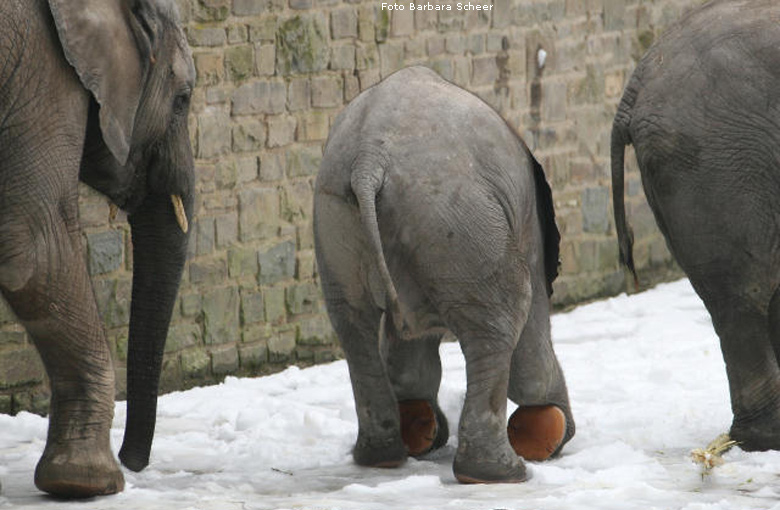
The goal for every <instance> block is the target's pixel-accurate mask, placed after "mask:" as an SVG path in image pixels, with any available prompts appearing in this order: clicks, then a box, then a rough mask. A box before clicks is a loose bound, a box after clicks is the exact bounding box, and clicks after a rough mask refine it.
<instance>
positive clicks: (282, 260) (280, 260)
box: [257, 241, 295, 285]
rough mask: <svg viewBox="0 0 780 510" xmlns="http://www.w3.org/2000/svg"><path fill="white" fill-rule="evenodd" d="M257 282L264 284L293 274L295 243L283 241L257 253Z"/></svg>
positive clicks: (285, 278)
mask: <svg viewBox="0 0 780 510" xmlns="http://www.w3.org/2000/svg"><path fill="white" fill-rule="evenodd" d="M257 262H258V264H259V265H260V273H259V276H258V283H260V284H263V285H266V284H269V283H276V282H279V281H282V280H287V279H290V278H292V277H293V276H295V243H293V242H292V241H284V242H282V243H279V244H277V245H274V246H272V247H271V248H269V249H266V250H264V251H260V252H258V254H257Z"/></svg>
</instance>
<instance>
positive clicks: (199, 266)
mask: <svg viewBox="0 0 780 510" xmlns="http://www.w3.org/2000/svg"><path fill="white" fill-rule="evenodd" d="M189 267H190V282H191V283H193V284H205V285H214V284H217V283H222V282H223V281H224V280H225V278H227V275H228V273H227V262H226V261H225V259H223V258H215V259H206V260H202V261H201V260H197V261H196V260H193V261H190V263H189Z"/></svg>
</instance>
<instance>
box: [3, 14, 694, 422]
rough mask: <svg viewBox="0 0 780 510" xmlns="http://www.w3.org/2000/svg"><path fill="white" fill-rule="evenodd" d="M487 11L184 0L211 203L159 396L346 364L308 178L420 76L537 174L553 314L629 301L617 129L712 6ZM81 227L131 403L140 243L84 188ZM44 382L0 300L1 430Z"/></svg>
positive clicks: (41, 406) (635, 200) (640, 256)
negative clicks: (687, 20)
mask: <svg viewBox="0 0 780 510" xmlns="http://www.w3.org/2000/svg"><path fill="white" fill-rule="evenodd" d="M476 1H477V2H484V4H487V5H488V6H491V7H490V8H489V10H469V11H466V10H459V9H458V3H459V2H458V1H457V0H435V1H434V0H428V1H426V2H424V3H423V2H422V1H420V0H417V1H415V2H413V3H414V6H415V7H417V6H419V7H422V9H417V8H416V9H412V7H411V6H410V2H409V0H404V1H397V2H395V4H394V5H396V6H403V7H404V9H403V10H401V9H400V8H399V9H395V10H390V9H387V8H383V7H382V2H380V1H378V0H178V3H179V5H180V9H181V12H182V18H183V22H184V24H185V26H186V31H187V35H188V38H189V42H190V45H191V47H192V50H193V56H194V60H195V64H196V67H197V76H198V78H197V89H196V91H195V95H194V98H193V107H192V112H191V116H190V127H191V134H192V142H193V147H194V149H195V154H196V157H197V162H196V165H197V168H196V172H197V176H198V182H197V192H198V196H197V202H196V212H195V217H194V218H193V219H192V222H191V228H192V242H191V245H190V251H189V262H188V266H187V268H186V270H185V275H184V279H183V282H182V287H181V292H180V298H179V303H178V306H177V307H176V310H175V314H174V317H173V322H172V326H171V329H170V333H169V338H168V344H167V347H166V354H165V361H164V371H163V380H162V388H163V390H164V391H170V390H174V389H181V388H186V387H189V386H192V385H197V384H204V383H210V382H215V381H219V380H220V379H221V378H223V377H224V376H226V375H228V374H244V375H250V374H259V373H266V372H270V371H274V370H278V369H281V368H283V367H284V366H287V365H288V364H291V363H299V364H300V363H303V364H308V363H317V362H322V361H327V360H331V359H334V358H336V357H338V356H339V349H338V345H337V342H336V339H335V337H334V335H333V332H332V330H331V328H330V325H329V322H328V319H327V316H326V315H325V313H324V308H323V302H322V297H321V293H320V290H319V282H318V279H317V269H316V265H315V258H314V252H313V243H312V228H311V220H312V217H311V216H312V211H311V204H312V192H313V185H314V179H315V176H316V174H317V170H318V166H319V162H320V159H321V157H322V148H323V145H324V142H325V139H326V138H327V134H328V128H329V126H330V125H331V123H332V121H333V119H334V117H335V116H336V115H337V114H338V113H339V111H340V110H341V109H342V108H343V107H344V105H345V104H347V103H348V102H349V101H350V100H351V99H352V98H354V97H355V96H356V95H357V94H359V93H360V91H362V90H365V89H366V88H368V87H370V86H371V85H373V84H375V83H377V82H378V81H379V80H381V79H382V78H383V77H385V76H387V75H389V74H390V73H392V72H393V71H395V70H397V69H399V68H401V67H403V66H407V65H412V64H422V65H426V66H430V67H431V68H433V69H434V70H436V71H437V72H438V73H440V74H441V75H442V76H443V77H445V78H446V79H448V80H451V81H453V82H454V83H456V84H458V85H461V86H463V87H465V88H467V89H469V90H471V91H473V92H474V93H476V94H478V95H479V96H480V97H482V98H483V99H484V100H485V101H487V102H488V103H489V104H491V105H492V106H493V107H494V108H495V109H496V110H498V111H499V112H500V113H501V114H502V115H503V116H504V117H505V118H506V119H507V120H508V121H509V123H510V124H511V125H512V126H514V127H515V128H516V129H517V130H518V132H519V133H520V134H521V135H522V136H523V138H524V139H525V140H526V142H527V143H528V145H529V146H530V147H531V149H532V150H533V152H534V154H535V155H536V157H537V158H538V159H539V161H540V162H541V163H542V165H543V166H544V168H545V171H546V172H547V176H548V179H549V181H550V183H551V185H552V188H553V195H554V200H555V206H556V210H557V219H558V224H559V227H560V230H561V234H562V246H561V261H562V274H561V276H560V277H559V279H558V281H557V282H556V286H555V296H554V300H555V303H556V305H558V306H567V305H570V304H573V303H577V302H581V301H583V300H587V299H592V298H595V297H599V296H604V295H610V294H615V293H617V292H619V291H621V290H623V289H624V288H625V279H624V274H623V271H622V270H621V268H620V267H619V266H618V258H617V244H616V240H615V234H614V226H613V219H612V213H611V193H610V176H609V139H610V129H611V121H612V117H613V115H614V112H615V109H616V105H617V103H618V101H619V99H620V96H621V93H622V89H623V85H624V83H625V82H626V80H627V79H628V77H629V76H630V74H631V72H632V70H633V69H634V67H635V64H636V61H637V59H638V58H639V57H640V56H641V55H642V53H643V52H644V51H645V49H646V48H647V47H648V46H649V45H650V44H651V43H652V41H653V40H654V39H655V37H657V36H658V34H659V33H660V32H661V31H662V30H663V29H664V27H666V26H668V24H669V23H670V22H672V21H673V20H676V19H677V18H679V17H680V16H681V15H682V13H683V12H684V11H685V10H686V9H689V8H690V7H692V6H694V5H697V4H699V3H700V0H492V3H491V0H476ZM385 3H386V4H389V3H391V2H385ZM466 3H468V0H465V1H464V0H461V1H460V4H461V5H464V4H466ZM471 3H472V4H475V3H476V2H475V0H471ZM447 6H449V7H450V9H449V10H446V7H447ZM437 7H439V9H438V10H437V9H436V8H437ZM629 152H630V149H629ZM627 161H628V162H629V164H628V174H627V187H626V193H627V207H628V213H629V218H630V221H631V223H632V225H633V228H634V231H635V235H636V241H637V242H636V248H635V250H636V261H637V264H638V266H639V268H640V269H641V270H642V271H643V274H645V275H647V274H650V273H651V272H653V271H654V270H655V269H658V268H661V269H665V268H668V267H669V265H670V255H669V253H668V251H667V250H666V246H665V244H664V241H663V239H662V238H661V237H660V235H659V234H658V232H657V230H656V227H655V223H654V221H653V218H652V214H651V212H650V210H649V208H648V206H647V204H646V202H645V200H644V198H643V195H642V189H641V183H640V179H639V174H638V172H637V170H636V164H635V162H634V160H633V159H632V155H631V154H629V155H628V157H627ZM81 221H82V225H83V227H84V231H85V235H84V245H85V247H86V252H87V259H88V261H87V262H88V266H89V270H90V273H91V274H92V276H93V279H94V289H95V294H96V296H97V299H98V303H99V307H100V310H101V313H102V317H103V320H104V322H105V327H106V329H107V331H108V337H109V341H110V343H111V346H112V350H113V351H114V360H115V364H116V368H117V395H118V397H120V398H121V397H122V396H123V394H124V380H125V369H124V364H125V357H126V345H127V324H128V319H129V302H130V290H131V269H132V260H131V258H132V257H131V251H130V250H129V245H130V243H131V240H130V233H129V228H128V225H127V221H126V218H125V217H124V216H123V215H122V214H121V213H120V214H119V215H118V216H117V217H115V218H113V219H109V206H108V203H107V201H106V199H105V198H104V197H102V196H100V195H99V194H97V193H95V192H94V191H91V190H89V189H87V188H86V187H83V188H82V189H81ZM44 379H45V375H44V372H43V369H42V366H41V363H40V361H39V359H38V356H37V354H36V352H35V350H34V348H33V347H32V345H31V342H30V339H29V338H28V336H27V334H26V333H25V332H24V330H23V329H22V328H20V327H19V326H18V325H17V324H16V323H15V321H14V318H13V315H12V314H11V312H10V310H9V309H8V307H7V306H6V305H5V304H4V303H2V302H0V412H16V411H19V410H21V409H32V410H36V411H39V412H45V410H46V402H47V390H46V385H45V380H44Z"/></svg>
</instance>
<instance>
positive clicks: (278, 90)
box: [233, 80, 287, 115]
mask: <svg viewBox="0 0 780 510" xmlns="http://www.w3.org/2000/svg"><path fill="white" fill-rule="evenodd" d="M286 102H287V87H286V86H285V84H284V82H283V81H279V80H260V81H256V82H250V83H246V84H244V85H242V86H240V87H239V88H237V89H236V91H235V92H234V93H233V114H234V115H257V114H262V113H282V112H283V111H284V108H285V104H286Z"/></svg>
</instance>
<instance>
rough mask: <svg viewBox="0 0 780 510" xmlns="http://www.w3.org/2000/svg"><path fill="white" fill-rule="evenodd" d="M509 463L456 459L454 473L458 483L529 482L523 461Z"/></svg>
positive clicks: (510, 460) (509, 461)
mask: <svg viewBox="0 0 780 510" xmlns="http://www.w3.org/2000/svg"><path fill="white" fill-rule="evenodd" d="M506 460H507V462H500V461H499V462H485V461H484V460H482V461H480V460H470V459H464V458H462V456H461V455H457V456H456V457H455V464H454V465H453V467H452V471H453V473H454V474H455V478H456V479H457V480H458V482H460V483H463V484H474V483H519V482H524V481H526V480H527V475H526V471H525V465H524V464H523V461H522V459H519V458H513V459H506Z"/></svg>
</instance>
